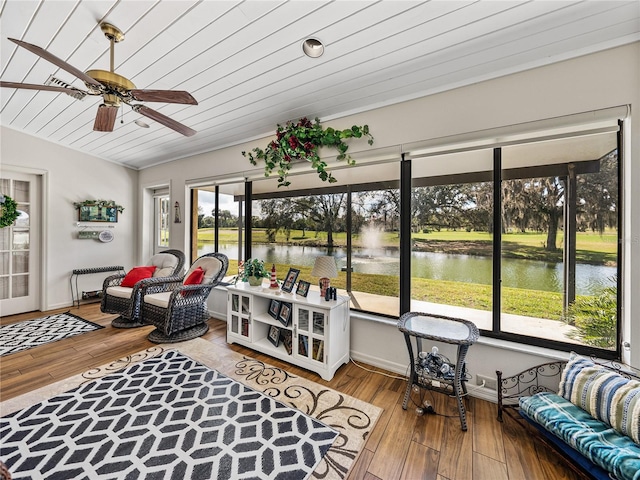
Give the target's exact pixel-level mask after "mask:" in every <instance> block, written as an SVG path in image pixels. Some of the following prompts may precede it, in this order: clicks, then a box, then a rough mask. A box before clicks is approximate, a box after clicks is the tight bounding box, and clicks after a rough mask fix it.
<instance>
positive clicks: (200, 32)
mask: <svg viewBox="0 0 640 480" xmlns="http://www.w3.org/2000/svg"><path fill="white" fill-rule="evenodd" d="M102 21H106V22H109V23H111V24H113V25H115V26H117V27H118V28H119V29H121V30H122V31H123V32H124V33H125V37H126V38H125V40H124V41H122V42H120V43H118V44H116V46H115V71H116V72H117V73H118V74H120V75H122V76H125V77H126V78H128V79H130V80H131V81H132V82H133V83H134V84H135V85H136V87H137V88H143V89H177V90H187V91H188V92H190V93H191V94H192V95H193V96H194V97H195V98H196V100H197V101H198V103H199V105H197V106H193V105H175V104H163V103H149V104H147V105H148V106H150V107H151V108H154V109H156V110H157V111H159V112H161V113H162V114H164V115H167V116H169V117H171V118H173V119H175V120H177V121H179V122H181V123H183V124H185V125H187V126H189V127H191V128H193V129H195V130H197V132H198V133H197V134H196V135H195V136H193V137H184V136H182V135H180V134H178V133H176V132H174V131H173V130H171V129H168V128H166V127H163V126H162V125H160V124H158V123H156V122H154V121H153V120H150V119H148V118H145V117H141V116H140V115H139V114H137V113H135V112H134V111H132V110H131V109H130V108H129V107H128V106H126V105H124V106H122V107H121V108H120V111H119V112H118V119H117V121H116V127H115V130H114V131H113V132H111V133H103V132H94V131H93V122H94V118H95V115H96V110H97V108H98V105H99V103H100V99H99V97H92V96H88V97H86V98H84V99H83V100H81V101H79V100H76V99H74V98H72V97H70V96H68V95H66V94H63V93H55V92H45V91H34V90H22V89H21V90H16V89H11V88H1V89H0V101H1V104H0V122H1V124H2V125H3V126H6V127H9V128H13V129H16V130H19V131H23V132H25V133H27V134H30V135H33V136H36V137H39V138H43V139H46V140H49V141H52V142H56V143H58V144H61V145H65V146H68V147H70V148H72V149H76V150H80V151H83V152H86V153H88V154H91V155H94V156H98V157H101V158H104V159H108V160H110V161H113V162H116V163H120V164H123V165H127V166H129V167H131V168H134V169H142V168H146V167H148V166H151V165H155V164H159V163H163V162H167V161H170V160H173V159H177V158H182V157H185V156H189V155H194V154H197V153H201V152H207V151H211V150H215V149H218V148H221V147H224V146H228V145H233V144H237V143H239V142H242V141H246V140H248V139H251V138H257V137H263V136H268V135H271V134H273V132H274V131H275V126H276V124H277V123H284V122H286V121H287V120H291V119H297V118H300V117H302V116H307V117H309V118H314V117H319V118H320V119H321V120H323V121H324V120H330V119H332V118H336V117H339V116H342V115H344V114H348V113H353V112H361V111H366V110H368V109H371V108H374V107H378V106H382V105H387V104H392V103H397V102H399V101H404V100H408V99H411V98H417V97H420V96H424V95H428V94H432V93H436V92H441V91H445V90H448V89H451V88H456V87H460V86H463V85H468V84H471V83H474V82H478V81H482V80H486V79H490V78H495V77H498V76H502V75H506V74H510V73H514V72H518V71H522V70H526V69H529V68H532V67H536V66H540V65H545V64H549V63H553V62H557V61H560V60H564V59H567V58H572V57H576V56H579V55H584V54H587V53H590V52H595V51H599V50H603V49H606V48H611V47H615V46H618V45H623V44H626V43H630V42H634V41H638V40H640V2H638V1H637V0H632V1H587V2H582V1H530V2H523V1H517V2H514V1H446V2H445V1H431V2H415V1H387V0H385V1H336V2H325V1H280V2H278V1H212V0H205V1H196V0H181V1H167V0H154V1H146V0H76V1H71V0H66V1H53V0H42V1H30V0H4V1H2V2H1V3H0V32H1V33H0V35H1V40H0V48H1V50H0V53H1V55H0V78H1V79H2V80H3V81H7V82H23V83H34V84H43V83H44V82H46V81H47V79H48V78H49V76H50V75H53V76H55V77H56V78H58V79H60V80H62V81H64V82H66V83H68V84H70V85H72V86H74V87H77V88H81V89H85V86H84V85H83V84H82V82H81V81H80V80H78V79H76V78H75V77H73V76H72V75H70V74H68V73H67V72H65V71H63V70H61V69H59V68H57V67H55V66H54V65H52V64H51V63H50V62H47V61H46V60H44V59H42V58H40V57H38V56H36V55H34V54H33V53H31V52H29V51H28V50H26V49H24V48H21V47H18V46H17V45H15V44H14V43H12V42H10V41H9V40H7V38H8V37H11V38H16V39H19V40H23V41H26V42H29V43H32V44H35V45H38V46H40V47H42V48H44V49H45V50H47V51H48V52H50V53H52V54H53V55H55V56H57V57H59V58H61V59H63V60H65V61H66V62H68V63H69V64H71V65H73V66H74V67H77V68H79V69H80V70H82V71H87V70H90V69H102V70H108V69H109V42H108V41H107V39H106V38H105V37H104V35H103V33H102V31H101V30H100V27H99V23H100V22H102ZM309 37H314V38H317V39H319V40H321V41H322V42H323V43H324V45H325V53H324V55H323V56H322V57H320V58H317V59H312V58H308V57H306V56H305V55H304V54H303V52H302V48H301V46H302V42H303V41H304V40H305V39H306V38H309ZM612 74H613V72H612ZM138 119H141V120H144V121H145V122H146V123H148V124H150V126H151V128H148V129H144V128H140V127H138V126H137V125H136V124H135V123H134V121H135V120H138ZM121 120H122V122H123V123H121Z"/></svg>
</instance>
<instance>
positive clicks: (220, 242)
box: [192, 183, 245, 275]
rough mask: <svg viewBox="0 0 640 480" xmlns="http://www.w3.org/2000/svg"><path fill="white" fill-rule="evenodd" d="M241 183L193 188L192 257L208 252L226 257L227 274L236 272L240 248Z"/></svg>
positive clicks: (241, 234)
mask: <svg viewBox="0 0 640 480" xmlns="http://www.w3.org/2000/svg"><path fill="white" fill-rule="evenodd" d="M244 188H245V186H244V183H228V184H221V185H217V186H210V187H200V188H197V189H193V190H192V192H193V198H194V203H195V204H196V208H197V218H194V222H193V225H194V228H193V230H192V231H193V235H192V252H194V253H195V255H193V256H194V259H195V258H197V257H199V256H200V255H204V254H205V253H211V252H221V253H224V254H225V255H226V256H227V257H228V258H229V269H228V273H229V275H235V274H236V273H237V271H238V262H239V260H242V259H243V249H244V233H245V232H244Z"/></svg>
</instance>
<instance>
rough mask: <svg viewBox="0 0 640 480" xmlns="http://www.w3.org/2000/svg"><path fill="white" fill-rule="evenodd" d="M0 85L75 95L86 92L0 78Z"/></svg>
mask: <svg viewBox="0 0 640 480" xmlns="http://www.w3.org/2000/svg"><path fill="white" fill-rule="evenodd" d="M0 87H6V88H23V89H26V90H45V91H47V92H61V93H66V94H67V95H71V96H72V97H77V96H78V95H82V96H84V95H86V94H87V92H85V91H83V90H78V89H77V88H67V87H56V86H53V85H34V84H33V83H17V82H3V81H1V80H0Z"/></svg>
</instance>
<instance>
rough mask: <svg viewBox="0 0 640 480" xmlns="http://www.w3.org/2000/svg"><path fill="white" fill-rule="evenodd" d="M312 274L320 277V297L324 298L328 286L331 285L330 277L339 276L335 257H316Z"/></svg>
mask: <svg viewBox="0 0 640 480" xmlns="http://www.w3.org/2000/svg"><path fill="white" fill-rule="evenodd" d="M311 276H313V277H320V298H323V297H324V296H325V294H326V293H327V288H329V286H330V285H331V281H330V280H329V279H330V278H338V268H337V267H336V261H335V260H334V258H333V257H331V256H324V257H316V262H315V263H314V265H313V270H311Z"/></svg>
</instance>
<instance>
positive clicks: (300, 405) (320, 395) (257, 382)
mask: <svg viewBox="0 0 640 480" xmlns="http://www.w3.org/2000/svg"><path fill="white" fill-rule="evenodd" d="M176 350H177V351H179V352H181V353H182V354H184V355H187V356H189V357H190V358H193V359H194V360H196V361H198V362H200V363H201V364H203V365H206V366H208V367H209V368H211V369H214V370H216V371H218V372H220V373H222V374H223V375H226V376H227V377H229V378H233V379H234V380H237V381H239V382H241V383H243V384H245V385H247V386H249V387H251V388H252V389H253V390H256V391H259V392H263V393H264V394H266V395H268V396H270V397H272V398H273V399H274V400H277V401H279V402H282V403H284V404H286V405H288V406H290V407H292V408H295V409H298V410H300V411H302V412H304V413H305V414H307V415H309V416H311V417H313V418H315V419H317V420H319V421H320V422H322V423H323V424H324V425H328V426H330V427H331V428H333V429H334V430H336V431H337V432H339V435H338V437H337V438H336V439H335V441H334V442H333V444H332V445H331V448H329V450H328V451H327V453H326V454H325V455H324V456H323V457H322V459H321V460H320V462H319V464H318V465H317V466H316V469H315V470H314V472H313V473H312V474H311V478H313V479H323V480H340V479H344V478H346V477H347V476H348V474H349V471H350V470H351V469H352V467H353V466H354V464H355V462H356V460H357V459H358V456H359V455H360V453H361V452H362V451H363V449H364V445H365V443H366V441H367V438H368V437H369V434H370V433H371V431H372V430H373V428H374V426H375V424H376V422H377V421H378V419H379V418H380V416H381V415H382V409H381V408H379V407H376V406H375V405H371V404H370V403H367V402H364V401H362V400H359V399H357V398H354V397H351V396H349V395H345V394H343V393H341V392H339V391H336V390H333V389H331V388H328V387H326V386H324V385H321V384H319V383H316V382H313V381H311V380H307V379H305V378H301V377H298V376H295V375H292V374H290V373H289V372H287V371H286V370H283V369H281V368H277V367H274V366H272V365H269V364H267V363H264V362H261V361H259V360H256V359H252V358H247V357H245V356H243V355H241V354H239V353H237V352H234V351H233V350H230V349H227V348H220V346H219V345H217V344H216V343H215V342H210V341H207V340H204V339H202V338H196V339H193V340H189V341H187V342H181V343H179V344H163V345H156V346H153V347H151V348H148V349H146V350H143V351H140V352H137V353H135V354H132V355H128V356H126V357H122V358H120V359H118V360H115V361H113V362H110V363H107V364H105V365H102V366H100V367H97V368H94V369H91V370H88V371H86V372H84V373H81V374H77V375H74V376H71V377H68V378H65V379H62V380H59V381H57V382H55V383H52V384H50V385H46V386H43V387H41V388H39V389H37V390H33V391H31V392H28V393H25V394H23V395H20V396H17V397H14V398H11V399H9V400H5V401H3V402H1V403H0V415H2V416H7V415H9V414H11V413H14V412H17V411H19V410H23V411H25V412H26V411H28V410H29V409H30V408H32V406H34V405H37V404H39V403H41V402H43V401H45V400H46V399H50V398H52V397H55V396H57V395H60V394H64V393H65V392H68V391H70V390H72V389H75V388H77V387H78V386H80V385H85V384H88V383H90V382H93V381H94V380H96V379H99V378H102V377H105V376H108V375H110V374H112V373H114V372H118V371H121V370H123V369H125V368H127V367H129V366H131V365H134V364H137V363H140V362H143V361H145V360H146V359H149V358H153V357H157V356H159V355H162V354H163V353H165V352H167V351H176ZM3 440H4V439H3ZM0 460H4V457H0ZM14 476H15V475H14ZM121 478H123V477H118V480H120V479H121ZM152 478H153V477H152ZM160 478H162V477H160ZM181 480H182V479H181ZM203 480H204V479H203Z"/></svg>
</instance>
